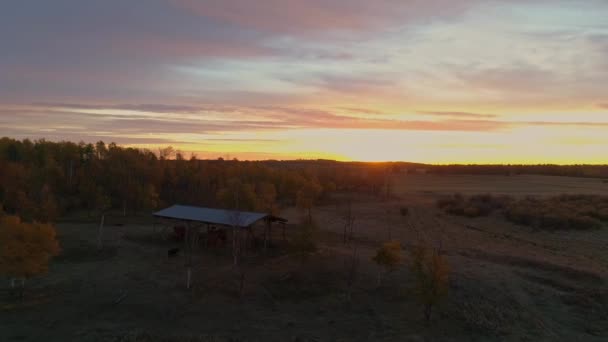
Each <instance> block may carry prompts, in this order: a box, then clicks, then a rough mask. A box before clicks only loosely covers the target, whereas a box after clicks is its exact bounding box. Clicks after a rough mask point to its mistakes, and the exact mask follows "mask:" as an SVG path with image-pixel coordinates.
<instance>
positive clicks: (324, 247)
mask: <svg viewBox="0 0 608 342" xmlns="http://www.w3.org/2000/svg"><path fill="white" fill-rule="evenodd" d="M607 188H608V185H607V184H603V183H602V182H601V181H600V180H597V179H579V178H562V177H542V176H514V177H506V176H505V177H494V176H475V177H474V176H430V175H403V176H400V177H399V178H398V179H395V186H394V189H395V193H396V194H397V195H398V198H395V199H391V200H381V199H378V198H373V197H366V196H363V195H361V196H357V198H356V200H355V202H354V204H353V209H354V213H355V228H354V237H355V242H354V243H353V245H349V246H347V245H344V244H343V243H342V242H341V234H342V230H343V226H344V218H343V215H344V211H345V206H344V205H343V204H342V203H340V201H336V202H334V203H328V204H326V205H323V206H320V207H317V208H315V209H314V211H313V215H314V217H315V219H316V221H317V222H318V224H319V227H320V228H321V231H320V233H319V237H318V239H319V247H320V248H319V251H318V252H317V253H316V254H315V255H313V256H311V257H310V258H308V259H306V260H300V258H294V257H290V256H289V255H288V254H287V253H286V249H285V246H284V244H283V243H282V242H281V234H280V231H278V230H277V231H275V239H274V240H275V242H276V248H275V249H273V250H272V251H271V252H268V253H267V254H263V253H261V252H260V251H257V252H256V251H250V252H248V255H247V256H246V258H245V260H247V262H245V263H244V264H243V266H242V267H241V268H240V269H235V268H234V267H233V266H232V258H231V255H230V251H229V250H228V248H227V247H226V248H225V249H219V250H212V251H209V250H203V249H200V250H199V249H197V250H196V254H195V258H194V264H195V265H196V267H195V268H194V274H193V287H192V289H190V290H187V289H186V288H185V285H184V282H185V268H184V258H183V256H180V257H177V258H168V257H167V250H168V249H169V248H172V247H176V246H179V245H180V244H179V243H178V242H174V241H172V240H170V239H169V240H167V239H164V238H163V234H161V233H159V232H158V227H156V228H157V230H156V231H155V230H154V229H153V227H152V226H151V225H150V224H144V223H142V222H141V220H136V219H128V220H123V219H122V218H120V217H111V218H110V219H109V220H108V228H107V234H106V236H105V245H106V247H105V249H104V250H103V251H102V252H97V251H96V250H95V238H96V230H97V225H96V224H95V223H86V222H69V223H62V224H59V225H58V231H59V237H60V239H61V244H62V248H63V250H64V253H63V254H62V255H61V256H59V257H57V258H56V260H55V261H54V262H53V264H52V267H51V271H50V273H49V274H48V275H47V276H46V277H41V278H36V279H32V280H31V281H30V282H29V283H28V289H27V292H26V297H25V299H24V300H23V301H18V300H15V299H14V298H12V297H11V296H10V294H9V291H8V289H7V287H2V290H1V291H2V292H0V341H42V340H44V341H69V340H74V341H161V340H167V341H182V340H186V341H424V340H427V341H454V340H461V341H504V340H509V341H511V340H526V341H539V340H543V341H575V340H576V341H580V340H585V341H606V339H607V338H608V324H606V322H608V253H606V251H607V250H608V249H607V248H608V230H607V229H601V230H593V231H561V232H547V231H535V230H533V229H530V228H526V227H522V226H517V225H514V224H511V223H509V222H507V221H506V220H504V219H503V218H502V217H500V216H499V215H491V216H488V217H480V218H465V217H454V216H448V215H446V214H444V213H443V212H441V211H440V210H439V209H437V208H436V206H435V199H436V198H437V197H438V196H439V195H441V194H444V193H453V192H460V193H463V194H476V193H494V194H498V193H504V194H511V195H514V196H524V195H553V194H561V193H595V194H608V193H607V192H608V190H607ZM402 207H407V208H408V209H409V214H408V215H407V216H403V215H401V213H400V209H401V208H402ZM283 215H284V216H286V217H287V218H288V219H289V220H290V222H297V220H298V219H299V217H300V215H301V214H300V213H299V212H298V211H297V210H296V209H295V208H286V209H285V210H284V211H283ZM138 222H139V223H138ZM119 223H124V225H116V224H119ZM290 228H293V227H292V226H290ZM292 234H293V233H292V232H289V231H288V238H290V237H292ZM390 239H394V240H398V241H400V242H401V243H402V245H403V246H404V248H405V250H406V251H407V250H409V249H410V248H411V247H412V246H414V245H418V244H427V245H432V246H440V247H441V249H442V251H443V253H444V255H445V257H446V258H447V260H448V262H449V265H450V280H449V293H448V297H447V299H446V301H445V302H444V303H442V304H441V305H440V306H439V308H438V309H437V310H436V313H435V315H434V317H433V319H432V321H431V323H430V324H429V325H427V324H425V322H424V320H423V315H422V308H421V306H420V304H419V303H418V302H417V301H416V299H415V297H414V296H413V294H412V291H411V290H412V287H413V283H412V281H413V278H412V274H411V273H410V272H409V270H408V268H407V267H406V266H405V265H403V266H401V267H399V269H398V270H397V271H395V272H393V273H391V274H390V275H388V276H387V278H386V280H385V281H384V282H383V284H382V285H381V286H380V287H379V288H378V287H377V286H376V274H377V271H378V269H377V266H376V265H374V264H373V262H372V261H371V257H372V256H373V255H374V253H375V251H376V249H377V248H378V247H379V246H380V244H381V243H383V242H385V241H388V240H390ZM353 246H356V248H357V255H358V257H359V259H360V262H361V266H360V269H359V272H358V277H357V280H356V282H355V284H354V286H353V288H352V290H350V291H349V288H348V286H347V278H348V272H347V270H346V269H347V267H346V265H347V260H348V258H349V256H350V255H351V254H352V248H353ZM242 274H245V279H246V281H245V286H244V292H243V294H242V296H241V295H239V284H240V279H241V276H242ZM2 280H3V284H7V283H8V282H7V281H4V279H2ZM348 292H351V296H350V298H349V296H348V295H347V293H348Z"/></svg>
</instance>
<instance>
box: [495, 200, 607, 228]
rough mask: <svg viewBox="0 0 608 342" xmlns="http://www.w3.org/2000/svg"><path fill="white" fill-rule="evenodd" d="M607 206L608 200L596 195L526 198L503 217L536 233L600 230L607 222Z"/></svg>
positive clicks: (515, 204) (506, 210) (513, 204)
mask: <svg viewBox="0 0 608 342" xmlns="http://www.w3.org/2000/svg"><path fill="white" fill-rule="evenodd" d="M606 203H608V198H607V197H601V196H593V195H561V196H556V197H552V198H544V199H538V198H531V197H527V198H524V199H522V200H519V201H516V202H514V203H512V204H511V205H509V206H508V207H507V208H506V209H505V211H504V214H505V217H506V218H507V219H508V220H509V221H511V222H514V223H517V224H522V225H526V226H532V227H535V228H537V229H547V230H565V229H576V230H582V229H598V228H601V227H602V226H603V223H602V221H606V219H607V218H608V215H607V214H608V210H607V209H606V207H605V206H606Z"/></svg>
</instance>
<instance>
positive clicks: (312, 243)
mask: <svg viewBox="0 0 608 342" xmlns="http://www.w3.org/2000/svg"><path fill="white" fill-rule="evenodd" d="M317 232H318V228H317V225H316V224H315V223H314V222H306V223H303V224H301V225H300V226H299V227H298V228H297V230H296V231H295V232H294V234H293V238H292V239H291V241H290V247H291V250H292V252H293V253H294V254H296V255H298V256H299V257H300V258H301V259H302V260H304V259H306V258H307V257H308V256H309V255H310V254H312V253H315V252H316V251H317Z"/></svg>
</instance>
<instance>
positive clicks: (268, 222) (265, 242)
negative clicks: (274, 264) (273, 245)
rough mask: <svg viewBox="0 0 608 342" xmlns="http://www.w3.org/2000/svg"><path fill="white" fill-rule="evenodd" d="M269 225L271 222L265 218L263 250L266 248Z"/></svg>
mask: <svg viewBox="0 0 608 342" xmlns="http://www.w3.org/2000/svg"><path fill="white" fill-rule="evenodd" d="M270 225H272V222H271V221H270V220H266V225H265V226H264V252H265V251H266V249H267V248H268V231H270Z"/></svg>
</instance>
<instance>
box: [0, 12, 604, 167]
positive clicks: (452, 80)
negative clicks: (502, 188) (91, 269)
mask: <svg viewBox="0 0 608 342" xmlns="http://www.w3.org/2000/svg"><path fill="white" fill-rule="evenodd" d="M33 4H35V5H33ZM606 18H608V2H606V1H603V0H589V1H569V0H555V1H541V0H531V1H518V0H517V1H507V0H493V1H479V0H434V1H414V0H411V1H409V0H407V1H406V0H402V1H396V0H395V1H394V0H380V1H359V0H349V1H347V0H334V1H322V0H312V1H311V0H309V1H297V0H266V1H245V0H223V1H222V0H202V1H194V0H171V1H160V0H159V1H146V2H144V1H128V2H126V1H99V2H93V3H85V2H82V1H69V0H60V1H52V2H51V1H49V2H37V3H32V4H30V2H29V1H20V2H14V3H13V4H10V5H5V6H4V8H3V10H2V11H1V13H0V37H1V40H2V42H3V46H2V53H0V133H2V134H1V135H2V136H10V137H14V138H19V139H23V138H30V139H39V138H46V139H49V140H54V141H59V140H73V141H74V140H75V141H81V140H82V141H85V142H93V143H94V142H96V141H99V140H104V141H106V142H110V141H115V142H116V143H119V144H123V145H128V146H133V147H140V148H149V149H153V150H156V149H157V148H158V147H160V146H168V145H171V146H173V147H174V148H176V149H179V150H182V151H184V152H185V153H186V154H189V153H196V154H197V155H198V156H199V157H201V158H217V157H224V158H226V157H229V158H239V159H296V158H327V159H338V160H362V161H386V160H406V161H415V162H428V163H560V164H569V163H608V92H607V89H608V88H607V85H608V20H607V19H606Z"/></svg>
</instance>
